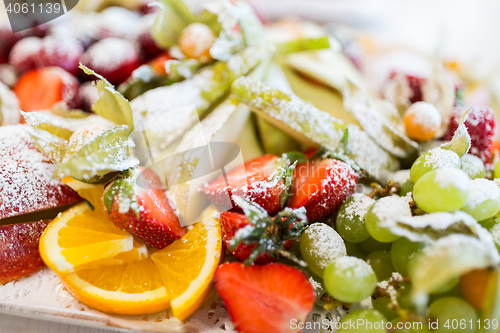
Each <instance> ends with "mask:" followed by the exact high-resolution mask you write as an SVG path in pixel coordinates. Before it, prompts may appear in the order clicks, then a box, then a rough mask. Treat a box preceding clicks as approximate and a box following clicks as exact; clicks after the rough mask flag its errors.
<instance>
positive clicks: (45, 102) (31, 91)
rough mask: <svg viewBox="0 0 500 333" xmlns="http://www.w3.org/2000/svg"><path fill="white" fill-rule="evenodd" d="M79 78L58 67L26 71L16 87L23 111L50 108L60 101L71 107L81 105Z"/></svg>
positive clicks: (15, 90)
mask: <svg viewBox="0 0 500 333" xmlns="http://www.w3.org/2000/svg"><path fill="white" fill-rule="evenodd" d="M79 87H80V83H79V82H78V80H77V79H76V78H75V77H74V76H73V75H71V74H70V73H68V72H66V71H65V70H63V69H61V68H58V67H46V68H39V69H35V70H32V71H29V72H26V73H24V74H23V75H22V76H21V77H20V78H19V81H18V82H17V84H16V86H15V87H14V92H15V93H16V95H17V98H18V99H19V104H20V108H21V110H23V111H26V112H30V111H37V110H44V109H50V108H51V107H52V106H53V105H54V104H56V103H57V102H59V101H65V102H66V103H67V104H68V106H69V107H70V108H77V107H79V106H80V103H81V99H80V95H79V93H78V90H79Z"/></svg>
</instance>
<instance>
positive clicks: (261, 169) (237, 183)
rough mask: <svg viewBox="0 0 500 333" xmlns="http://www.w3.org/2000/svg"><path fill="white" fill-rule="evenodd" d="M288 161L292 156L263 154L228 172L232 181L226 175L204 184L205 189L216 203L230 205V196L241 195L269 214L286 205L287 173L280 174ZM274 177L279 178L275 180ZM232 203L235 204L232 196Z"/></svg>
mask: <svg viewBox="0 0 500 333" xmlns="http://www.w3.org/2000/svg"><path fill="white" fill-rule="evenodd" d="M286 162H288V160H283V159H279V158H278V157H277V156H275V155H270V154H266V155H263V156H261V157H258V158H256V159H253V160H251V161H249V162H247V163H245V164H244V165H243V166H240V167H238V168H236V169H233V170H231V171H230V172H228V173H227V175H226V177H227V181H228V184H226V179H225V177H224V175H223V176H220V177H219V178H217V179H216V180H214V181H213V182H211V183H210V184H208V185H207V186H205V187H204V188H202V191H203V192H204V193H205V195H207V196H208V197H209V199H210V200H211V201H212V202H213V203H214V204H216V205H221V206H223V205H226V204H227V203H228V199H229V198H231V197H232V196H233V195H237V196H241V197H244V198H247V199H249V200H251V201H253V202H255V203H256V204H258V205H259V206H261V207H262V208H264V209H265V210H266V211H267V212H268V213H269V214H274V213H276V212H278V211H279V210H281V208H282V207H283V205H284V202H283V200H282V199H283V196H284V195H287V192H288V191H287V186H286V185H285V182H284V181H283V178H284V177H281V176H280V175H279V173H280V172H279V171H280V170H285V169H286V168H283V166H284V165H287V163H286ZM288 164H289V162H288ZM275 176H276V177H279V178H280V179H278V178H276V177H275ZM271 178H273V180H277V181H271ZM231 204H232V205H233V207H235V204H234V201H233V200H232V199H231Z"/></svg>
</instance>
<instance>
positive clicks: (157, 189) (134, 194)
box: [103, 168, 186, 249]
mask: <svg viewBox="0 0 500 333" xmlns="http://www.w3.org/2000/svg"><path fill="white" fill-rule="evenodd" d="M126 172H127V173H128V175H126V176H125V177H124V178H121V179H118V180H116V181H114V182H112V183H111V184H110V185H108V187H107V188H106V190H105V191H104V197H103V203H104V206H105V208H106V209H107V211H108V219H109V220H110V221H111V222H113V223H114V224H115V225H116V226H117V227H119V228H123V229H125V230H127V231H128V232H130V233H131V234H132V235H134V236H136V237H138V238H140V239H142V240H143V241H144V243H146V245H148V246H151V247H154V248H157V249H163V248H164V247H166V246H167V245H169V244H171V243H172V242H174V241H175V240H177V239H179V238H181V237H182V236H183V235H184V234H185V233H186V231H185V229H184V228H183V227H182V226H181V225H180V222H179V218H178V217H177V215H176V214H175V212H174V210H173V208H172V206H171V205H170V202H169V200H168V197H167V195H166V192H165V190H163V189H161V188H162V185H161V181H160V179H159V178H158V176H157V175H156V174H155V173H154V172H153V171H151V170H150V169H146V168H137V169H133V170H129V171H126ZM139 177H142V179H138V178H139ZM138 184H141V186H139V185H138Z"/></svg>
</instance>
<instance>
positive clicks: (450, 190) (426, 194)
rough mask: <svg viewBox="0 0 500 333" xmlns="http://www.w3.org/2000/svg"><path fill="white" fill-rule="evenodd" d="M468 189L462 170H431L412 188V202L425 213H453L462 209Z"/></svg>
mask: <svg viewBox="0 0 500 333" xmlns="http://www.w3.org/2000/svg"><path fill="white" fill-rule="evenodd" d="M469 188H470V179H469V176H467V174H466V173H465V172H463V171H462V170H459V169H453V168H443V169H437V170H432V171H430V172H428V173H427V174H425V175H424V176H422V178H420V179H419V180H418V182H417V183H416V184H415V186H414V187H413V200H415V202H416V203H417V205H418V206H419V207H420V208H422V210H423V211H425V212H427V213H434V212H453V211H455V210H457V209H460V208H462V207H463V205H464V204H465V202H466V201H467V196H468V195H469ZM368 231H369V230H368Z"/></svg>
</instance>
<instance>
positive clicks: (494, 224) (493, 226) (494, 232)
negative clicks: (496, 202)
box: [483, 217, 500, 252]
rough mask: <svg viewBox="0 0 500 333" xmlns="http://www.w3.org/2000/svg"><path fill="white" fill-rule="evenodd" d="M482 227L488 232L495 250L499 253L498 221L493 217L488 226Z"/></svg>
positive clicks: (499, 221)
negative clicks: (495, 247)
mask: <svg viewBox="0 0 500 333" xmlns="http://www.w3.org/2000/svg"><path fill="white" fill-rule="evenodd" d="M483 226H484V227H485V228H486V229H487V230H488V231H489V232H490V234H491V236H492V237H493V241H494V242H495V245H496V246H497V250H498V252H500V219H499V218H498V217H495V218H494V219H492V220H491V222H490V223H489V224H488V225H483Z"/></svg>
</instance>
